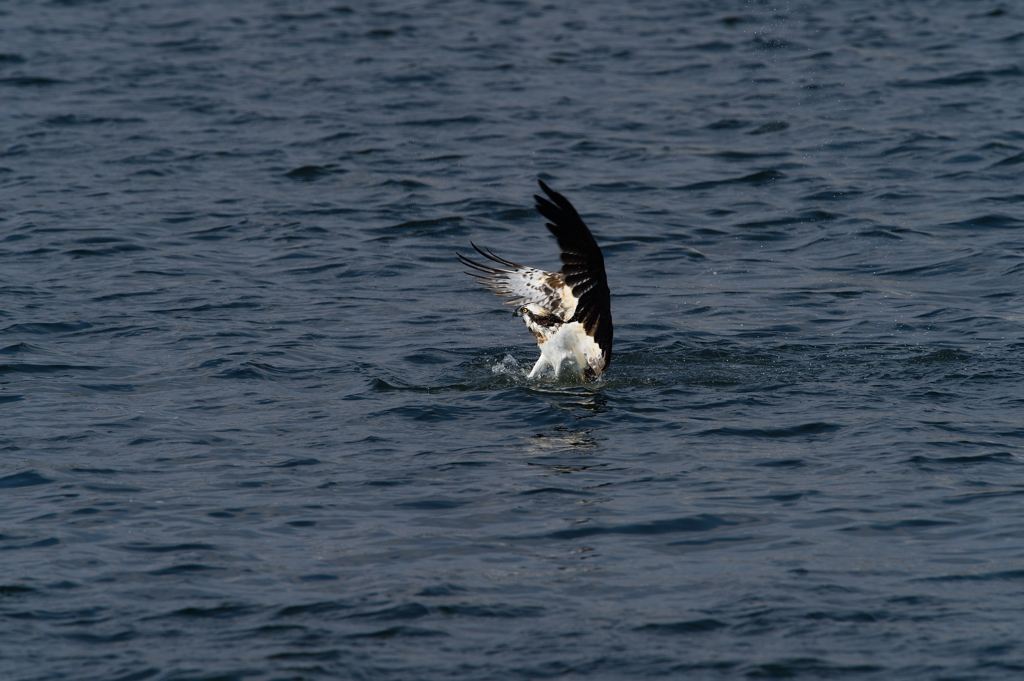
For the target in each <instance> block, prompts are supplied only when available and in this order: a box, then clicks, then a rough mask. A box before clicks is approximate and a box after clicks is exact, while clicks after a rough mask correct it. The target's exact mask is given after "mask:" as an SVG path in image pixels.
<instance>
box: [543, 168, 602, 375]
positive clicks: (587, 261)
mask: <svg viewBox="0 0 1024 681" xmlns="http://www.w3.org/2000/svg"><path fill="white" fill-rule="evenodd" d="M537 182H538V183H539V184H540V188H541V189H543V190H544V193H545V194H547V195H548V198H547V199H545V198H544V197H542V196H534V197H533V198H534V199H536V200H537V212H539V213H540V214H541V215H543V216H544V217H545V218H547V219H548V220H550V222H548V223H547V228H548V229H549V230H551V233H552V234H554V235H555V238H556V239H558V246H559V247H560V248H561V249H562V269H561V273H562V276H563V277H564V278H565V283H566V284H568V285H569V286H570V287H571V288H572V294H573V295H574V296H576V298H577V299H578V300H579V302H578V303H577V304H576V314H575V315H574V317H573V319H572V320H571V321H578V322H580V323H582V324H583V328H584V329H586V330H587V333H588V334H589V335H591V336H593V338H594V340H595V341H596V342H597V344H598V345H599V346H600V348H601V350H602V351H604V356H605V365H604V368H605V369H607V368H608V364H609V363H610V362H611V358H612V307H611V292H610V291H609V290H608V278H607V276H605V272H604V255H602V254H601V248H600V247H599V246H598V245H597V241H596V240H595V239H594V235H593V234H591V233H590V230H589V229H587V226H586V225H585V224H584V223H583V220H582V219H581V218H580V215H579V213H577V212H576V209H575V208H573V207H572V204H571V203H569V200H568V199H566V198H565V197H564V196H562V195H561V194H559V193H558V192H556V191H555V190H553V189H551V187H549V186H547V185H546V184H544V181H543V180H537ZM548 199H550V201H549V200H548Z"/></svg>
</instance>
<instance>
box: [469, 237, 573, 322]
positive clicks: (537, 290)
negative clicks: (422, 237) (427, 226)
mask: <svg viewBox="0 0 1024 681" xmlns="http://www.w3.org/2000/svg"><path fill="white" fill-rule="evenodd" d="M470 245H471V246H472V247H473V248H474V249H475V250H476V252H477V253H479V254H480V255H482V256H484V257H485V258H487V259H488V260H490V261H491V262H496V263H498V264H499V265H504V268H502V267H495V266H493V265H488V264H485V263H479V262H476V261H475V260H470V259H469V258H467V257H466V256H464V255H462V254H461V253H459V252H456V253H455V255H456V256H458V258H459V262H461V263H462V264H463V265H465V266H466V267H470V268H472V269H474V270H476V272H469V274H470V275H472V276H474V277H476V280H477V281H478V282H480V283H481V284H483V285H484V287H485V288H487V289H488V290H489V291H493V292H494V293H497V294H498V295H499V296H502V297H503V298H512V300H509V301H508V302H506V303H505V305H515V306H517V307H518V306H522V305H539V306H541V307H542V308H544V309H545V310H546V311H547V312H548V313H549V314H552V315H557V316H558V317H559V318H561V317H562V316H563V315H564V314H565V309H564V308H565V304H564V301H563V300H562V291H563V287H564V282H563V280H562V275H560V274H558V273H557V272H545V271H544V270H539V269H537V268H536V267H526V266H525V265H520V264H518V263H514V262H512V261H510V260H505V259H504V258H501V257H499V256H497V255H495V254H494V253H492V252H491V251H490V249H488V250H483V249H481V248H480V247H479V246H477V245H476V244H474V243H472V242H470ZM505 268H509V269H505ZM478 273H479V274H478Z"/></svg>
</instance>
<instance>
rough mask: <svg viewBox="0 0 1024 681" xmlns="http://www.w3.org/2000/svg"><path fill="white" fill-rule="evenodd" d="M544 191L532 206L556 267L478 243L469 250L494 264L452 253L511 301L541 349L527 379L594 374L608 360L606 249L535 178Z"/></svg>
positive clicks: (609, 327)
mask: <svg viewBox="0 0 1024 681" xmlns="http://www.w3.org/2000/svg"><path fill="white" fill-rule="evenodd" d="M537 182H538V184H539V185H540V188H541V190H543V192H544V194H545V195H546V197H547V198H545V197H543V196H537V195H534V197H533V198H534V200H536V202H537V205H536V209H537V212H538V213H540V214H541V216H542V217H544V218H546V219H547V220H548V222H547V223H546V225H545V226H546V227H547V228H548V230H549V231H550V232H551V233H552V234H553V235H554V236H555V238H556V239H557V240H558V246H559V248H560V249H561V251H562V267H561V269H560V270H558V272H547V271H545V270H542V269H538V268H536V267H526V266H524V265H520V264H518V263H514V262H512V261H510V260H506V259H504V258H502V257H499V256H497V255H495V254H494V253H493V252H491V250H490V249H482V248H480V247H479V246H477V245H476V244H474V243H473V242H472V241H471V242H470V245H471V246H472V247H473V249H474V250H475V251H476V252H477V253H479V254H480V255H482V256H483V257H484V258H486V259H487V260H489V261H490V262H492V263H496V265H498V266H496V265H492V264H489V263H480V262H476V261H474V260H470V259H469V258H467V257H466V256H464V255H462V254H461V253H459V252H458V251H456V252H455V255H456V256H457V257H458V259H459V261H460V262H461V263H462V264H463V265H465V266H466V267H469V268H471V269H472V270H475V271H473V272H466V274H468V275H470V276H472V277H475V278H476V280H477V282H478V283H480V284H482V285H483V286H484V287H485V288H487V289H488V290H490V291H493V292H494V293H496V294H498V295H499V296H501V297H503V298H511V299H512V300H509V301H508V302H506V303H504V304H505V305H514V306H515V309H514V310H513V313H512V314H513V316H514V317H522V318H523V321H525V322H526V328H527V329H529V331H530V333H531V334H533V337H534V338H536V339H537V345H538V347H539V348H540V358H539V359H538V360H537V363H536V364H534V365H533V369H532V370H531V371H530V374H529V378H534V377H536V376H538V375H540V374H541V373H542V372H543V371H544V370H545V369H548V368H550V369H551V370H553V371H554V374H555V378H556V379H557V378H559V377H560V376H561V374H562V371H563V370H566V371H571V372H572V373H573V374H575V375H577V376H579V378H580V379H581V380H582V379H584V378H599V377H600V376H601V375H602V374H603V373H605V372H606V371H607V370H608V366H609V364H611V360H612V309H611V292H610V291H609V289H608V278H607V276H606V274H605V270H604V254H602V253H601V247H600V246H598V245H597V240H596V239H595V238H594V235H593V234H591V233H590V229H589V228H588V227H587V225H586V224H585V223H584V222H583V219H582V218H580V215H579V213H577V212H576V209H575V208H574V207H573V205H572V204H571V203H570V202H569V200H568V199H566V198H565V197H564V196H562V195H561V194H559V193H558V192H556V191H554V190H553V189H551V187H549V186H547V185H546V184H544V181H543V180H541V179H538V180H537Z"/></svg>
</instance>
